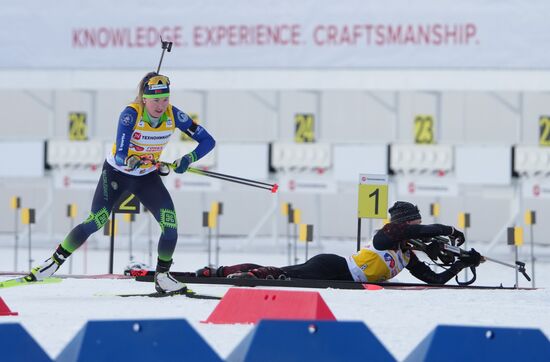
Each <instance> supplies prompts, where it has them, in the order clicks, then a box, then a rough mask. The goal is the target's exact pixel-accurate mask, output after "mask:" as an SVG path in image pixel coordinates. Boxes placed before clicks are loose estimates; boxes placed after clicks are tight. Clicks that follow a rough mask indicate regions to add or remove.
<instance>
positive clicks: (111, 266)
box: [109, 212, 116, 274]
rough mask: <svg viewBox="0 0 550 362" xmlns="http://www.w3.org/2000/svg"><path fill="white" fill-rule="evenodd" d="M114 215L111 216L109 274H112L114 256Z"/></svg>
mask: <svg viewBox="0 0 550 362" xmlns="http://www.w3.org/2000/svg"><path fill="white" fill-rule="evenodd" d="M115 215H116V214H115V213H114V212H113V213H112V214H111V230H110V232H111V246H110V249H109V274H113V264H114V254H115Z"/></svg>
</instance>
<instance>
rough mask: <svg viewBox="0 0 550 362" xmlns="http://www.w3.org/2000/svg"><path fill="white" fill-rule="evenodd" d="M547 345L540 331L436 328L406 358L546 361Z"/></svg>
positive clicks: (548, 357)
mask: <svg viewBox="0 0 550 362" xmlns="http://www.w3.org/2000/svg"><path fill="white" fill-rule="evenodd" d="M549 360H550V342H549V341H548V338H546V336H545V335H544V334H543V333H542V332H541V331H540V330H539V329H531V328H525V329H523V328H496V327H466V326H445V325H443V326H437V327H436V328H435V329H434V330H433V331H432V332H431V333H430V334H429V335H428V336H427V337H426V338H424V339H423V340H422V342H420V344H419V345H418V346H417V347H416V348H415V349H414V350H413V351H412V352H411V353H410V354H409V355H408V356H407V358H406V359H405V362H415V361H426V362H430V361H434V362H435V361H449V362H454V361H457V362H458V361H460V362H463V361H468V362H471V361H499V362H504V361H529V362H534V361H549Z"/></svg>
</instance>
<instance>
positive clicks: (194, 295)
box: [115, 289, 222, 300]
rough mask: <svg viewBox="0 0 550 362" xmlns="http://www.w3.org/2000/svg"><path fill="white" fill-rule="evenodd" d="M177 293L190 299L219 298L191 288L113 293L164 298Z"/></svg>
mask: <svg viewBox="0 0 550 362" xmlns="http://www.w3.org/2000/svg"><path fill="white" fill-rule="evenodd" d="M177 295H181V296H184V297H187V298H192V299H208V300H221V299H222V298H221V297H218V296H215V295H205V294H198V293H196V292H194V291H192V290H191V289H186V290H185V291H175V292H166V293H160V292H154V293H129V294H115V296H117V297H123V298H128V297H148V298H166V297H174V296H177Z"/></svg>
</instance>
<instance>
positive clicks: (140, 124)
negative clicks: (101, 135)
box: [107, 103, 176, 176]
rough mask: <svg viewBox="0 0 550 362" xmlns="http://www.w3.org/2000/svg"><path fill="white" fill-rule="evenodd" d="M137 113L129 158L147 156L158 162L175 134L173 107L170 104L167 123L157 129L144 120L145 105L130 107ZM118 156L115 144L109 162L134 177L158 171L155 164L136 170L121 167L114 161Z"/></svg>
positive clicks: (136, 104)
mask: <svg viewBox="0 0 550 362" xmlns="http://www.w3.org/2000/svg"><path fill="white" fill-rule="evenodd" d="M128 106H129V107H132V108H133V109H135V110H136V112H137V119H136V123H135V125H134V130H133V132H132V135H131V137H130V145H129V147H128V157H130V156H132V155H137V156H139V157H143V156H147V157H149V159H150V160H151V161H153V160H154V161H155V162H156V161H158V160H159V159H160V155H161V153H162V151H163V150H164V147H166V145H167V144H168V141H169V140H170V136H172V133H174V130H175V128H176V122H175V120H174V113H173V111H172V105H171V104H169V105H168V108H167V109H166V112H165V113H164V114H165V115H166V121H165V122H162V123H161V124H159V126H158V127H157V128H153V127H151V126H150V125H149V123H147V122H145V121H144V120H143V111H144V110H143V104H141V103H132V104H129V105H128ZM115 154H116V143H115V144H113V148H112V150H111V153H110V155H109V157H107V162H108V163H109V164H110V165H111V166H113V167H114V168H116V169H118V170H120V171H122V172H124V173H126V174H129V175H134V176H140V175H145V174H148V173H149V172H152V171H154V170H155V169H156V167H155V166H154V165H153V162H150V163H145V164H143V165H141V166H140V167H138V168H136V169H135V170H130V169H128V168H127V167H126V166H119V165H117V164H116V162H115V160H114V156H115Z"/></svg>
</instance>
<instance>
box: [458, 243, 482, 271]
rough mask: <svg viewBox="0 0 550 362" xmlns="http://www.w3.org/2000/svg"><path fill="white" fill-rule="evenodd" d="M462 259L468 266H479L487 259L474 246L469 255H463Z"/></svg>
mask: <svg viewBox="0 0 550 362" xmlns="http://www.w3.org/2000/svg"><path fill="white" fill-rule="evenodd" d="M460 260H461V261H463V262H464V263H466V264H467V265H468V266H473V267H477V266H479V264H480V263H482V262H484V261H485V259H483V256H481V254H480V253H478V252H477V251H476V249H474V248H472V249H470V251H469V252H468V255H467V256H461V257H460Z"/></svg>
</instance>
